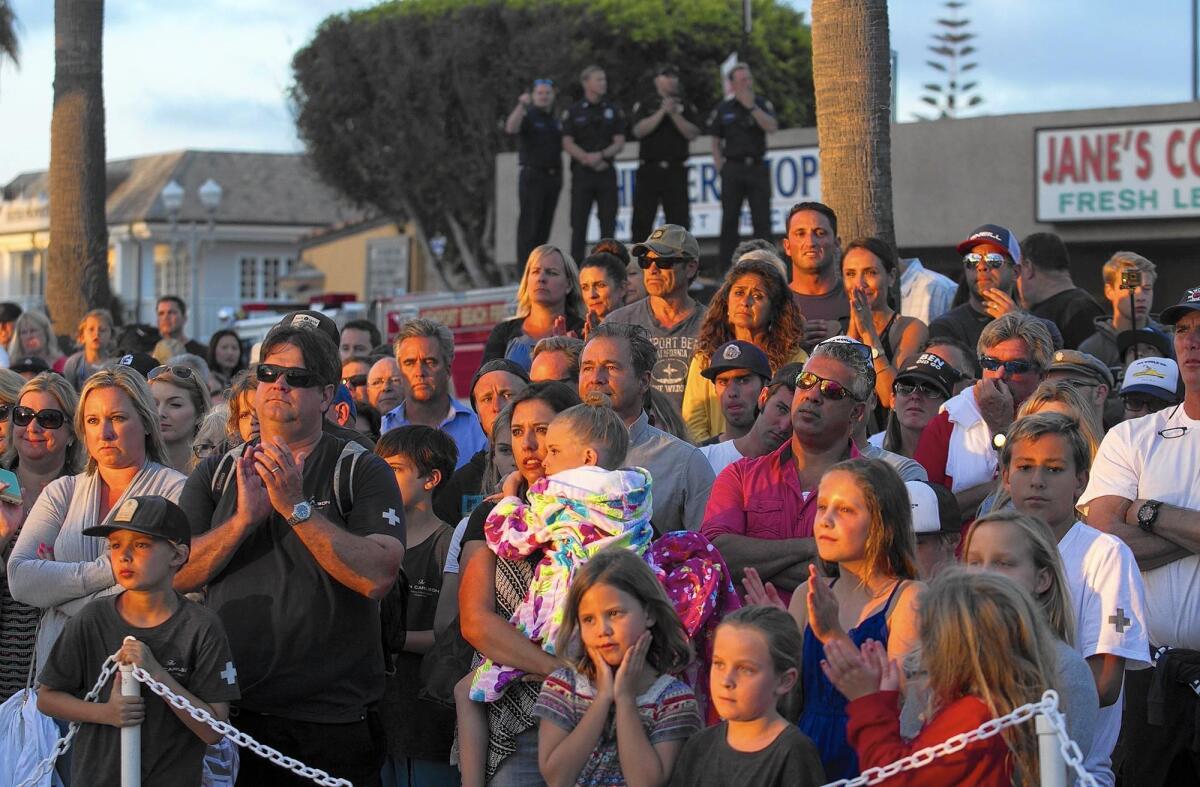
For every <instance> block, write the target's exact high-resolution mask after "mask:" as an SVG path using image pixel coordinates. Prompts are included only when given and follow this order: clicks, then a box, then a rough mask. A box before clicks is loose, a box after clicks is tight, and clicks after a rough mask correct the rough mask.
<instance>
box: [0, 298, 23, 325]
mask: <svg viewBox="0 0 1200 787" xmlns="http://www.w3.org/2000/svg"><path fill="white" fill-rule="evenodd" d="M20 316H21V307H20V306H18V305H17V304H15V303H13V302H12V301H3V302H0V323H5V322H16V319H17V318H18V317H20Z"/></svg>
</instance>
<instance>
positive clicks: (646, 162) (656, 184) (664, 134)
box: [630, 93, 700, 240]
mask: <svg viewBox="0 0 1200 787" xmlns="http://www.w3.org/2000/svg"><path fill="white" fill-rule="evenodd" d="M662 102H663V99H662V96H660V95H658V93H655V94H654V95H653V96H650V97H649V98H647V99H646V100H644V101H639V102H638V103H637V104H634V106H633V124H634V125H635V126H636V125H637V124H638V122H639V121H641V120H644V119H646V118H648V117H650V116H651V115H653V114H654V113H655V112H657V111H658V109H659V107H661V106H662ZM682 106H683V119H684V120H686V121H688V122H689V123H691V124H693V125H696V126H699V125H700V121H699V120H698V116H697V114H696V108H695V107H694V106H692V105H691V104H687V103H684V104H683V105H682ZM638 153H639V156H640V158H641V160H642V163H641V164H640V165H639V166H638V171H637V180H636V181H635V183H634V187H633V219H632V227H631V232H630V237H632V238H633V239H634V240H639V239H641V238H645V237H648V236H649V235H650V231H651V230H653V229H654V214H655V213H656V212H657V211H658V203H659V201H660V200H661V201H662V206H663V214H664V216H665V217H666V221H665V222H664V223H666V224H678V225H679V226H681V227H687V228H688V229H691V226H692V221H691V214H690V213H689V212H688V193H687V157H688V141H687V139H686V138H685V137H684V136H683V134H681V133H680V132H679V129H678V128H676V126H675V122H674V121H673V120H671V118H669V117H664V118H663V119H662V120H661V121H660V122H659V124H658V125H657V126H656V127H655V129H654V130H653V131H651V132H650V133H649V134H647V135H646V136H645V137H643V138H642V139H641V140H640V142H639V146H638Z"/></svg>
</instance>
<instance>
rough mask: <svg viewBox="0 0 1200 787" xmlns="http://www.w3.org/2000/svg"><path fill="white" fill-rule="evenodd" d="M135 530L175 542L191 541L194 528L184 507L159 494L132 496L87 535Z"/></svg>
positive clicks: (86, 531) (85, 533) (90, 528)
mask: <svg viewBox="0 0 1200 787" xmlns="http://www.w3.org/2000/svg"><path fill="white" fill-rule="evenodd" d="M118 530H132V531H134V532H135V533H145V534H146V535H148V536H154V537H155V538H165V539H166V540H167V541H171V542H173V543H176V544H188V545H190V544H191V543H192V528H191V527H190V526H189V525H188V519H187V514H185V513H183V509H182V508H180V507H179V506H177V505H175V504H174V503H172V502H171V501H170V500H168V499H166V498H165V497H162V496H160V495H144V496H142V497H129V498H126V499H125V502H124V503H122V504H121V506H120V508H118V509H117V510H116V512H114V513H113V515H112V517H110V518H109V520H108V521H107V522H105V523H104V524H103V525H96V526H94V527H89V528H86V529H84V531H83V534H84V535H85V536H100V537H101V538H103V537H104V536H107V535H108V534H109V533H115V532H116V531H118Z"/></svg>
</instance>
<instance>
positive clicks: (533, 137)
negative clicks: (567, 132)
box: [504, 79, 562, 265]
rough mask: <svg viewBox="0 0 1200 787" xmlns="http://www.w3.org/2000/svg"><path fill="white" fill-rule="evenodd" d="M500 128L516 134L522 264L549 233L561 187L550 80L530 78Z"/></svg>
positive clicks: (559, 140)
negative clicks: (519, 168)
mask: <svg viewBox="0 0 1200 787" xmlns="http://www.w3.org/2000/svg"><path fill="white" fill-rule="evenodd" d="M504 130H505V132H507V133H509V134H516V135H517V151H518V153H517V162H518V164H519V165H520V167H521V174H520V177H519V178H518V180H517V199H518V200H519V201H520V204H521V214H520V217H519V218H518V219H517V261H518V262H519V263H520V264H522V265H524V264H525V260H526V259H527V258H528V257H529V252H531V251H533V250H534V249H535V248H537V247H538V246H541V245H542V244H543V243H545V242H546V240H547V239H548V238H549V237H550V225H551V224H552V223H553V222H554V208H555V207H556V206H557V205H558V194H559V192H560V191H562V123H560V122H559V120H558V118H557V117H555V116H554V83H553V82H552V81H550V80H549V79H535V80H533V88H532V89H531V90H527V91H526V92H524V93H522V94H521V97H520V98H518V99H517V105H516V106H515V107H513V111H512V112H510V113H509V115H508V120H506V121H504Z"/></svg>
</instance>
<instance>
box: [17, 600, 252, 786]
mask: <svg viewBox="0 0 1200 787" xmlns="http://www.w3.org/2000/svg"><path fill="white" fill-rule="evenodd" d="M119 598H120V596H106V597H104V598H99V599H96V600H95V601H93V602H92V603H90V604H88V605H87V606H86V607H84V608H83V609H82V610H81V611H80V613H79V614H78V615H76V616H75V617H73V618H71V620H70V621H69V622H68V623H67V625H66V627H65V628H64V629H63V632H62V635H61V636H60V637H59V638H58V641H57V642H55V643H54V647H53V648H52V649H51V650H50V657H49V659H47V661H46V666H45V667H43V668H42V672H41V674H40V675H38V683H40V684H42V685H43V686H47V687H49V688H52V689H57V690H59V691H65V692H67V693H69V694H72V695H74V696H75V697H78V698H79V699H83V696H84V695H85V694H87V692H88V691H90V690H91V688H92V686H93V685H95V683H96V678H98V677H100V666H101V665H102V664H103V663H104V661H105V659H107V658H108V657H109V656H111V655H112V654H113V653H116V652H117V651H118V650H120V649H121V643H122V641H123V640H124V639H125V637H126V636H133V637H137V638H138V639H139V640H141V641H142V642H143V643H145V644H146V646H147V647H148V648H149V649H150V652H151V653H152V654H154V660H155V661H157V662H158V663H159V664H161V665H162V667H163V669H165V670H166V671H167V672H169V673H170V674H171V677H173V678H174V679H175V680H176V681H178V682H179V684H180V685H181V686H183V687H184V688H185V689H187V690H188V691H189V692H191V693H192V694H193V695H194V696H195V697H197V698H199V699H200V700H203V701H204V702H206V703H213V702H232V701H234V700H236V699H238V698H239V694H238V687H237V669H236V668H235V667H234V664H233V657H232V656H231V655H230V651H229V641H228V640H227V639H226V638H225V630H224V629H223V628H222V627H221V621H220V620H218V619H217V616H216V615H215V614H213V613H212V612H210V611H209V610H207V609H205V608H204V607H202V606H200V605H199V604H196V603H195V602H192V601H188V600H187V599H186V598H184V597H183V596H178V600H179V608H178V609H177V610H175V614H173V615H171V617H170V618H168V619H167V620H166V621H165V622H164V623H160V624H159V625H157V626H155V627H154V628H138V627H136V626H133V625H131V624H129V623H127V622H125V619H124V618H122V617H121V613H120V612H118V611H117V600H118V599H119ZM115 684H116V679H115V678H114V679H113V680H112V681H110V683H109V686H108V687H107V688H104V689H101V691H100V697H99V700H98V701H99V702H106V701H107V700H108V698H109V696H110V693H111V691H112V690H113V688H112V687H113V686H114V685H115ZM142 697H143V698H144V699H145V701H146V718H145V721H144V722H143V723H142V728H143V729H145V730H146V731H147V734H145V735H143V736H142V784H145V785H149V786H151V787H153V785H176V784H179V785H183V784H199V783H200V774H201V767H202V763H203V760H204V750H205V748H206V747H205V744H204V741H202V740H200V738H199V737H197V736H196V733H194V732H192V731H191V730H189V729H188V728H187V727H185V726H184V724H183V722H182V721H180V720H179V718H178V717H177V716H176V715H175V714H174V713H173V712H172V711H171V708H170V707H169V706H168V705H167V703H166V702H165V701H164V700H163V699H162V698H160V697H159V696H157V695H156V694H153V693H152V692H151V691H150V689H148V688H146V687H145V686H143V687H142ZM71 783H72V784H87V785H91V786H92V787H104V786H106V785H112V787H117V785H119V784H120V783H121V731H120V729H119V728H117V727H110V726H108V725H107V724H84V725H82V726H81V727H80V728H79V735H78V736H77V737H76V738H75V743H74V746H73V747H72V756H71Z"/></svg>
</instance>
